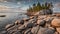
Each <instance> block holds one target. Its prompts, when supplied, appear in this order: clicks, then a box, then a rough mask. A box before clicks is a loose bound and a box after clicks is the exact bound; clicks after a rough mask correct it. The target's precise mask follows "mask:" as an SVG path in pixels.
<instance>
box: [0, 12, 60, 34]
mask: <svg viewBox="0 0 60 34" xmlns="http://www.w3.org/2000/svg"><path fill="white" fill-rule="evenodd" d="M59 20H60V15H59V14H52V15H40V14H39V13H38V12H37V13H36V14H35V15H34V16H30V18H23V19H22V20H16V22H15V23H12V24H8V25H6V27H5V29H4V31H1V32H0V34H60V21H59Z"/></svg>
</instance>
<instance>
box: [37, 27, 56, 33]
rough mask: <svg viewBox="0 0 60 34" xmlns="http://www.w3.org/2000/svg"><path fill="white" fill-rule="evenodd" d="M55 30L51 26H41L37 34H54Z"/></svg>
mask: <svg viewBox="0 0 60 34" xmlns="http://www.w3.org/2000/svg"><path fill="white" fill-rule="evenodd" d="M54 33H55V30H53V29H49V28H41V27H40V29H39V31H38V33H37V34H54Z"/></svg>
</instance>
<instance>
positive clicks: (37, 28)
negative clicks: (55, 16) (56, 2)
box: [31, 25, 40, 34]
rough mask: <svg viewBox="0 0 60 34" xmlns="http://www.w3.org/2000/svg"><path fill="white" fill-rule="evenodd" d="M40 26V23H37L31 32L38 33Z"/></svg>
mask: <svg viewBox="0 0 60 34" xmlns="http://www.w3.org/2000/svg"><path fill="white" fill-rule="evenodd" d="M39 28H40V27H39V25H37V26H35V27H33V28H32V30H31V32H32V33H33V34H37V32H38V30H39Z"/></svg>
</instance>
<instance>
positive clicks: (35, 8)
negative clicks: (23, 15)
mask: <svg viewBox="0 0 60 34" xmlns="http://www.w3.org/2000/svg"><path fill="white" fill-rule="evenodd" d="M52 8H53V4H52V2H51V3H48V2H45V4H40V2H38V3H37V4H33V6H32V7H30V6H29V9H27V15H33V14H34V13H36V12H40V11H41V10H43V11H42V13H44V15H45V14H52V13H53V11H52Z"/></svg>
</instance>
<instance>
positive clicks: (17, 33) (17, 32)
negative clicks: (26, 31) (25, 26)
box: [12, 31, 22, 34]
mask: <svg viewBox="0 0 60 34" xmlns="http://www.w3.org/2000/svg"><path fill="white" fill-rule="evenodd" d="M12 34H22V33H21V32H19V31H16V32H14V33H12Z"/></svg>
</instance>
